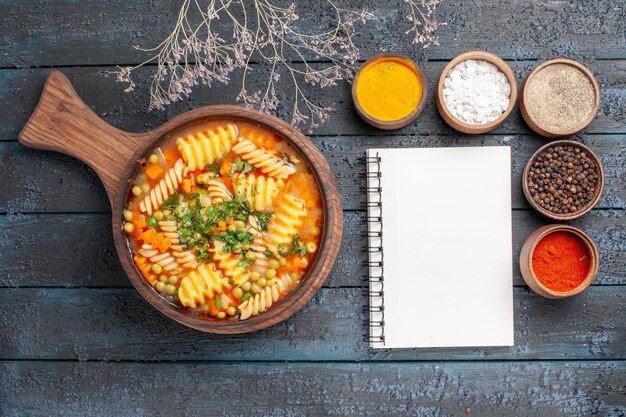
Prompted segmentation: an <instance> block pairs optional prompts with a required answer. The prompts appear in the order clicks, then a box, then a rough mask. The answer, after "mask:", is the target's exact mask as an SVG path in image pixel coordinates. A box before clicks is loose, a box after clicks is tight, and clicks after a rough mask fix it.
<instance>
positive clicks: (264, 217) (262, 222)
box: [254, 212, 274, 231]
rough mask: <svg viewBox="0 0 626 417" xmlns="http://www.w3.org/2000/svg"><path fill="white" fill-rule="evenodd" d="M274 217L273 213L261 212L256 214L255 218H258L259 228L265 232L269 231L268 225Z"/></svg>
mask: <svg viewBox="0 0 626 417" xmlns="http://www.w3.org/2000/svg"><path fill="white" fill-rule="evenodd" d="M273 215H274V214H273V213H261V212H256V213H254V216H255V217H256V219H257V222H258V223H259V226H260V227H261V230H263V231H266V230H267V223H269V221H270V219H271V218H272V216H273Z"/></svg>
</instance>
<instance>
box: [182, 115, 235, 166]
mask: <svg viewBox="0 0 626 417" xmlns="http://www.w3.org/2000/svg"><path fill="white" fill-rule="evenodd" d="M235 139H237V127H236V126H235V125H233V124H232V123H229V124H227V125H226V126H225V127H223V128H222V127H218V128H217V129H214V130H204V131H202V132H199V133H197V134H195V135H187V136H186V137H184V138H178V139H177V141H176V143H177V145H178V150H179V152H180V154H181V155H182V157H183V160H184V161H185V162H186V163H187V165H188V166H189V170H190V171H197V170H200V169H204V168H205V167H206V165H207V164H212V163H214V162H215V161H219V160H220V159H222V158H223V157H224V155H226V154H227V153H228V152H229V151H230V149H231V147H232V144H233V142H235Z"/></svg>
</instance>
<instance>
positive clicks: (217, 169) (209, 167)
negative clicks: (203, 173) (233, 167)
mask: <svg viewBox="0 0 626 417" xmlns="http://www.w3.org/2000/svg"><path fill="white" fill-rule="evenodd" d="M206 170H207V172H213V173H214V174H215V175H220V167H218V166H217V165H215V164H207V166H206Z"/></svg>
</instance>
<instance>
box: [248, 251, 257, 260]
mask: <svg viewBox="0 0 626 417" xmlns="http://www.w3.org/2000/svg"><path fill="white" fill-rule="evenodd" d="M246 259H250V260H254V259H256V255H255V254H254V252H253V251H249V252H246Z"/></svg>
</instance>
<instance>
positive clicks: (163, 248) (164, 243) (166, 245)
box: [158, 237, 172, 253]
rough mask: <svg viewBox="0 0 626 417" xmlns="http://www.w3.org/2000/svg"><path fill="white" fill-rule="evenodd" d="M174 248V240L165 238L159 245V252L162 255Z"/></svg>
mask: <svg viewBox="0 0 626 417" xmlns="http://www.w3.org/2000/svg"><path fill="white" fill-rule="evenodd" d="M170 246H172V240H171V239H170V238H169V237H164V238H163V239H161V243H160V244H159V245H158V248H159V251H160V252H161V253H163V252H165V251H166V250H168V249H169V248H170Z"/></svg>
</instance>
